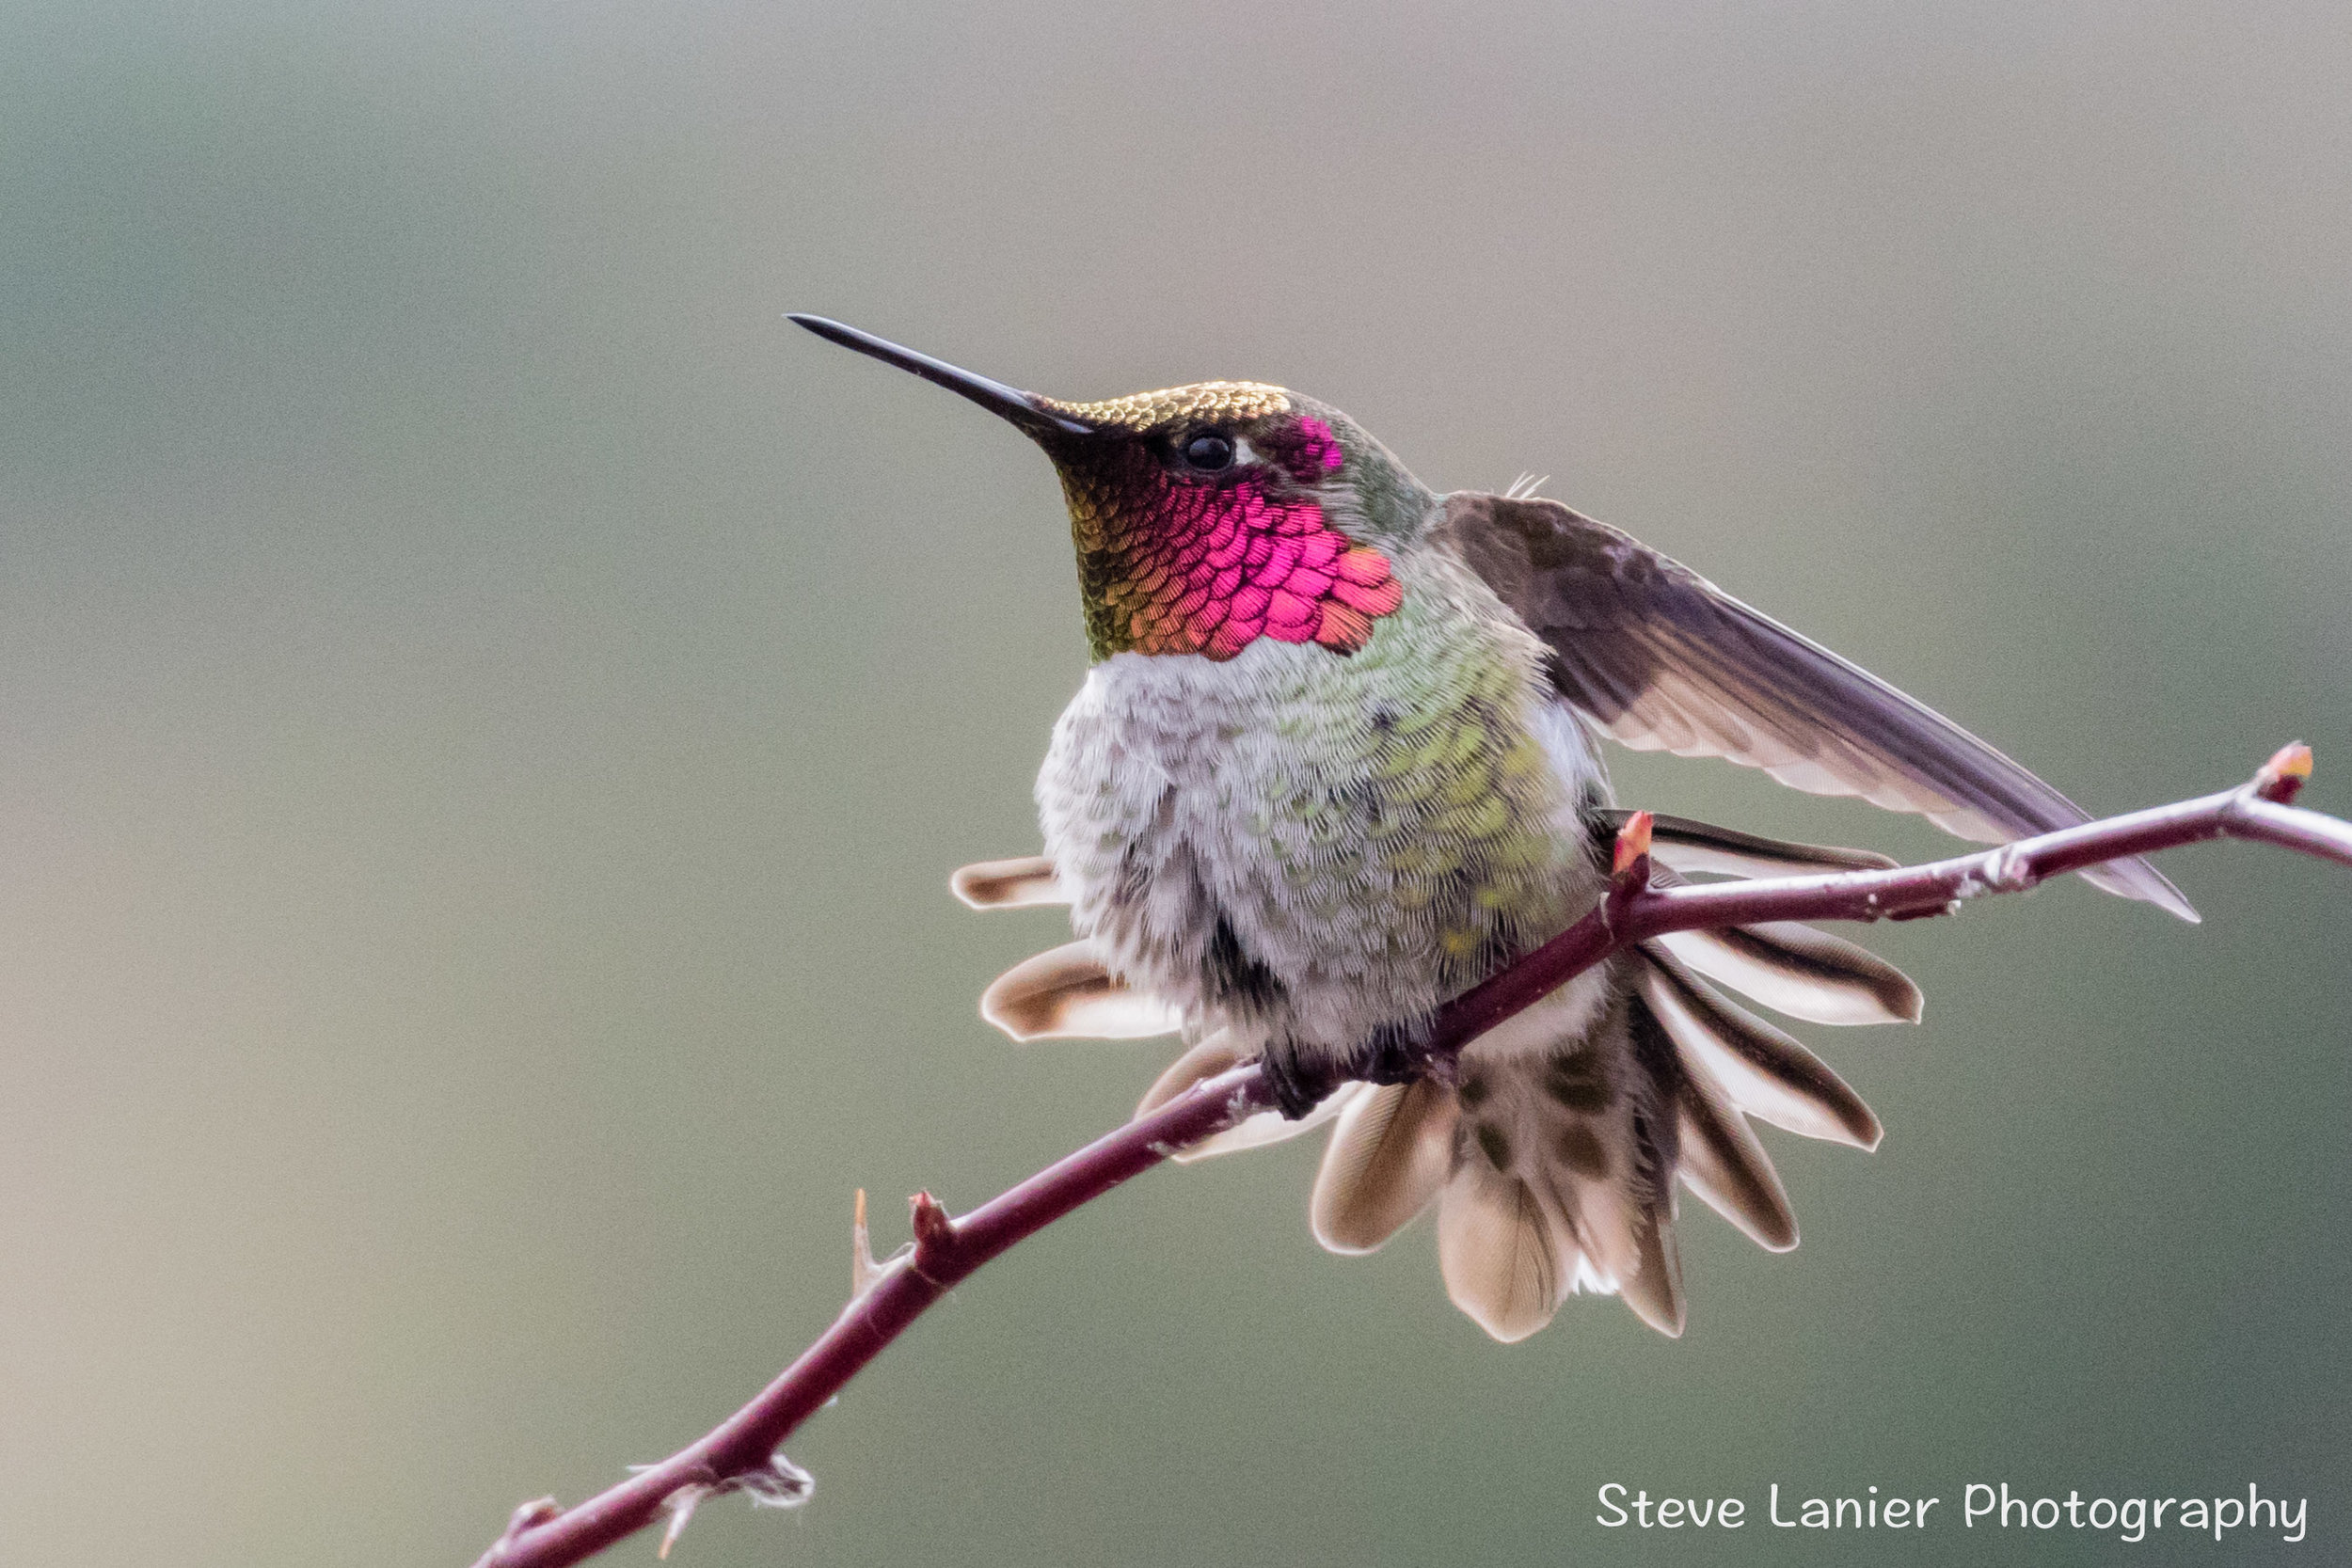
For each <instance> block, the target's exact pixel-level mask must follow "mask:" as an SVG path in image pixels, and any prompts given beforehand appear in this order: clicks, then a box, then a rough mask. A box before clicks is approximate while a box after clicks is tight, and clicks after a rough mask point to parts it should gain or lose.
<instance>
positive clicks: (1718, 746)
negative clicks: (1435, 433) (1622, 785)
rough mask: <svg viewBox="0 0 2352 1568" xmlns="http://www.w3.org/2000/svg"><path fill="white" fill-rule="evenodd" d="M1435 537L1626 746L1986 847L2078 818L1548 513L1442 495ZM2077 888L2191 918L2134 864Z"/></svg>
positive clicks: (1843, 673)
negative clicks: (1908, 817)
mask: <svg viewBox="0 0 2352 1568" xmlns="http://www.w3.org/2000/svg"><path fill="white" fill-rule="evenodd" d="M1434 537H1435V538H1436V539H1437V541H1438V543H1439V544H1441V545H1442V546H1447V547H1450V548H1452V549H1453V550H1454V551H1455V552H1456V553H1457V554H1458V555H1459V556H1460V557H1461V558H1462V560H1463V561H1465V562H1467V563H1468V564H1469V565H1470V568H1471V569H1472V570H1474V571H1475V572H1477V573H1478V575H1479V576H1480V577H1482V578H1485V579H1486V583H1487V585H1488V586H1489V587H1491V588H1492V589H1493V590H1494V591H1495V593H1496V594H1497V595H1498V596H1500V597H1501V598H1502V601H1503V603H1505V604H1507V605H1509V606H1510V607H1511V608H1512V610H1516V611H1517V612H1518V615H1519V616H1520V618H1521V619H1523V620H1524V621H1526V623H1527V624H1528V626H1530V627H1531V628H1532V629H1533V630H1534V632H1535V633H1536V635H1537V636H1539V637H1541V638H1542V639H1543V640H1544V641H1545V642H1546V643H1547V644H1549V647H1550V649H1551V655H1552V670H1551V673H1552V680H1553V683H1554V685H1555V686H1556V687H1557V689H1558V690H1559V692H1560V695H1561V696H1562V698H1563V699H1565V701H1566V702H1567V703H1569V704H1570V705H1573V706H1575V707H1576V708H1578V709H1580V710H1581V711H1582V712H1583V713H1585V714H1586V715H1588V716H1589V717H1590V718H1591V719H1592V720H1593V721H1594V722H1595V723H1596V724H1597V725H1598V726H1599V727H1600V728H1601V729H1603V730H1604V731H1606V732H1607V733H1608V734H1609V735H1610V736H1613V737H1614V738H1615V739H1617V740H1619V741H1622V742H1623V743H1624V744H1626V745H1628V746H1631V747H1633V748H1635V749H1636V750H1650V751H1668V752H1676V753H1677V754H1680V755H1684V756H1719V757H1724V758H1728V759H1729V760H1731V761H1733V762H1738V763H1743V764H1745V765H1746V766H1748V767H1751V768H1762V769H1763V770H1764V771H1765V772H1767V773H1769V774H1771V775H1772V777H1773V778H1775V779H1778V780H1779V781H1780V782H1781V783H1783V784H1789V785H1792V786H1794V787H1795V788H1798V789H1803V790H1807V791H1810V792H1812V793H1814V794H1818V795H1857V796H1860V797H1861V798H1863V799H1864V800H1868V801H1870V802H1872V803H1873V804H1875V805H1881V806H1884V807H1886V808H1887V809H1889V810H1891V811H1906V812H1916V813H1918V814H1919V815H1921V816H1925V817H1927V818H1928V820H1930V821H1931V822H1933V823H1934V824H1935V825H1936V826H1938V827H1940V828H1942V829H1944V830H1945V831H1946V832H1950V833H1953V834H1956V835H1957V836H1959V837H1961V838H1966V839H1974V840H1976V841H1978V842H1979V843H1984V844H1996V843H2000V842H2002V841H2004V840H2007V839H2011V838H2016V837H2020V836H2023V835H2025V834H2028V833H2037V832H2049V831H2050V830H2052V829H2056V828H2064V827H2070V826H2072V825H2074V823H2077V822H2081V821H2084V820H2086V817H2085V816H2084V814H2083V812H2082V811H2081V810H2080V809H2079V808H2078V807H2076V806H2075V805H2074V802H2073V801H2071V800H2068V799H2067V798H2066V797H2065V796H2063V795H2061V794H2059V793H2058V791H2057V790H2055V789H2052V788H2051V787H2050V786H2049V785H2048V784H2043V783H2042V781H2041V780H2040V779H2038V778H2036V777H2034V776H2033V775H2032V774H2031V773H2029V772H2027V771H2026V769H2025V768H2021V767H2019V766H2018V765H2017V764H2016V763H2014V762H2011V761H2010V759H2009V758H2008V757H2005V756H2003V755H2002V754H2001V753H2000V752H1996V751H1994V749H1993V748H1992V747H1990V746H1988V745H1986V744H1985V743H1984V742H1983V741H1981V740H1979V739H1978V738H1977V737H1976V736H1973V735H1970V734H1969V733H1968V732H1967V731H1966V730H1963V729H1962V728H1961V727H1960V726H1959V725H1957V724H1955V723H1953V722H1952V721H1950V720H1948V719H1947V718H1945V717H1944V716H1943V715H1942V714H1940V713H1937V712H1936V711H1935V710H1934V709H1932V708H1930V707H1928V706H1926V705H1923V704H1920V703H1918V702H1916V701H1915V700H1913V699H1912V698H1910V697H1908V696H1905V695H1904V694H1903V693H1902V692H1900V691H1898V690H1897V689H1895V688H1893V687H1892V686H1889V685H1887V684H1886V682H1884V681H1883V680H1880V679H1879V678H1878V677H1877V676H1876V675H1873V674H1871V673H1869V672H1868V671H1867V670H1864V669H1862V668H1861V667H1860V666H1859V665H1855V664H1852V663H1850V662H1849V661H1847V660H1846V659H1843V658H1840V657H1837V656H1836V654H1834V653H1832V652H1830V651H1829V650H1828V649H1827V648H1824V647H1822V646H1821V645H1820V643H1818V642H1815V641H1811V640H1809V639H1807V638H1804V637H1801V636H1799V635H1798V634H1797V633H1796V632H1793V631H1791V630H1789V629H1788V627H1787V626H1782V625H1781V624H1780V623H1779V622H1777V621H1774V620H1772V618H1771V617H1769V616H1767V615H1763V614H1761V613H1759V612H1757V611H1756V610H1751V609H1749V608H1748V607H1747V606H1746V605H1744V604H1741V603H1740V601H1739V600H1737V599H1735V598H1732V597H1731V596H1730V595H1729V594H1724V592H1722V591H1721V590H1720V589H1718V588H1716V587H1715V585H1714V584H1712V583H1710V582H1708V580H1707V579H1706V578H1702V577H1700V576H1699V575H1698V574H1697V573H1695V572H1693V571H1692V570H1690V568H1688V567H1686V566H1684V565H1682V564H1681V563H1680V562H1677V561H1674V560H1671V559H1669V558H1668V557H1666V556H1663V555H1661V554H1660V553H1659V552H1657V551H1656V550H1653V549H1651V548H1649V547H1648V546H1645V545H1644V544H1642V543H1641V542H1640V541H1639V540H1636V539H1634V538H1632V537H1630V536H1629V535H1628V534H1625V533H1622V532H1620V531H1617V530H1615V529H1613V528H1611V527H1609V526H1608V525H1607V524H1605V523H1597V522H1595V521H1594V520H1593V519H1592V518H1590V517H1586V516H1583V515H1581V514H1579V513H1575V512H1571V511H1570V510H1568V508H1566V507H1565V506H1563V505H1561V504H1560V503H1559V502H1558V501H1553V500H1541V499H1525V500H1508V499H1504V498H1502V497H1501V496H1487V495H1476V494H1469V493H1464V494H1457V495H1454V496H1449V497H1448V498H1446V502H1445V515H1444V516H1443V517H1442V518H1441V519H1440V521H1439V522H1438V526H1437V529H1436V531H1435V535H1434ZM2083 875H2084V877H2085V878H2086V879H2089V880H2090V881H2091V882H2093V883H2095V884H2097V885H2098V886H2100V887H2103V888H2105V889H2106V890H2107V891H2108V892H2110V893H2115V894H2120V895H2122V896H2124V897H2126V898H2137V899H2142V900H2145V901H2146V902H2148V903H2152V904H2154V905H2156V906H2158V907H2159V908H2162V909H2166V910H2169V911H2172V912H2173V913H2174V914H2177V915H2179V916H2181V917H2182V918H2183V919H2185V920H2194V919H2196V918H2197V915H2196V911H2194V910H2192V909H2190V907H2189V905H2188V901H2187V900H2186V899H2185V898H2183V897H2182V896H2181V894H2180V890H2179V889H2177V888H2175V887H2174V886H2173V885H2172V884H2171V883H2170V882H2169V881H2168V880H2167V879H2165V878H2164V876H2163V875H2162V874H2161V873H2160V872H2158V871H2157V870H2156V869H2155V867H2153V866H2152V865H2150V864H2149V863H2147V862H2146V861H2144V860H2131V861H2119V862H2116V863H2113V864H2110V865H2106V866H2101V867H2098V868H2095V869H2093V870H2090V871H2086V872H2085V873H2084V874H2083Z"/></svg>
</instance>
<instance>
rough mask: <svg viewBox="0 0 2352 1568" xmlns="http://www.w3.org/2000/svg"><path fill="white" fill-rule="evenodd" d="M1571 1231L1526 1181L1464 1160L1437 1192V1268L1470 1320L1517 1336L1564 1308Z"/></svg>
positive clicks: (1504, 1336)
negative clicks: (1565, 1229) (1564, 1229)
mask: <svg viewBox="0 0 2352 1568" xmlns="http://www.w3.org/2000/svg"><path fill="white" fill-rule="evenodd" d="M1568 1246H1569V1243H1568V1239H1567V1238H1566V1237H1565V1236H1564V1235H1563V1234H1562V1233H1561V1229H1560V1226H1559V1223H1558V1222H1557V1221H1556V1220H1555V1219H1554V1218H1553V1217H1552V1216H1551V1215H1550V1214H1549V1213H1547V1212H1545V1210H1544V1206H1543V1205H1542V1204H1541V1203H1540V1202H1538V1201H1537V1200H1536V1197H1535V1195H1534V1192H1533V1191H1531V1190H1530V1189H1529V1187H1528V1185H1527V1183H1526V1182H1524V1181H1521V1180H1518V1179H1517V1178H1515V1177H1509V1176H1504V1175H1502V1174H1501V1173H1499V1172H1497V1171H1494V1170H1492V1169H1489V1168H1486V1167H1485V1166H1483V1165H1480V1164H1477V1163H1475V1162H1465V1163H1464V1164H1461V1165H1460V1166H1459V1167H1458V1168H1457V1169H1456V1170H1455V1172H1454V1178H1453V1180H1449V1181H1448V1182H1447V1183H1446V1185H1445V1190H1444V1192H1443V1193H1442V1194H1441V1195H1439V1196H1438V1273H1439V1274H1440V1275H1443V1276H1444V1278H1445V1293H1446V1294H1447V1295H1448V1296H1450V1297H1451V1298H1453V1301H1454V1306H1456V1307H1460V1308H1461V1309H1462V1310H1463V1311H1465V1312H1467V1313H1469V1314H1470V1319H1471V1321H1472V1322H1474V1323H1477V1324H1478V1326H1479V1327H1481V1328H1483V1329H1485V1330H1486V1332H1487V1333H1488V1334H1491V1335H1493V1336H1494V1337H1495V1338H1497V1339H1500V1340H1502V1342H1503V1343H1504V1344H1506V1345H1508V1344H1516V1343H1517V1342H1518V1341H1519V1340H1521V1339H1524V1338H1527V1337H1528V1336H1529V1335H1531V1334H1533V1333H1534V1332H1535V1331H1536V1330H1537V1329H1539V1328H1541V1327H1543V1326H1544V1324H1546V1323H1549V1322H1551V1315H1552V1314H1553V1313H1554V1312H1557V1311H1558V1310H1559V1309H1560V1297H1561V1292H1562V1285H1563V1281H1564V1280H1565V1278H1566V1277H1567V1273H1568V1270H1567V1268H1566V1267H1565V1264H1566V1262H1567V1260H1568V1258H1569V1256H1570V1254H1569V1250H1568Z"/></svg>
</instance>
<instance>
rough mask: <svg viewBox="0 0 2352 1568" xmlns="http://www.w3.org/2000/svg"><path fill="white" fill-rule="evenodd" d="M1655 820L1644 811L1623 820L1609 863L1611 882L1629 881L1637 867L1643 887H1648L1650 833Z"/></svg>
mask: <svg viewBox="0 0 2352 1568" xmlns="http://www.w3.org/2000/svg"><path fill="white" fill-rule="evenodd" d="M1657 820H1658V819H1657V818H1656V817H1654V816H1651V815H1650V814H1649V813H1648V812H1645V811H1637V812H1635V813H1634V814H1633V815H1632V816H1629V817H1627V818H1626V819H1625V825H1624V826H1623V827H1621V828H1619V829H1618V830H1617V847H1616V852H1615V853H1614V854H1613V856H1612V857H1611V861H1610V866H1609V876H1610V879H1611V880H1613V881H1619V882H1622V881H1627V880H1629V879H1631V876H1632V873H1633V870H1634V868H1635V867H1636V866H1637V865H1638V866H1639V867H1640V868H1641V872H1642V883H1643V885H1644V886H1647V885H1648V883H1649V839H1650V831H1651V829H1653V828H1654V827H1656V826H1657Z"/></svg>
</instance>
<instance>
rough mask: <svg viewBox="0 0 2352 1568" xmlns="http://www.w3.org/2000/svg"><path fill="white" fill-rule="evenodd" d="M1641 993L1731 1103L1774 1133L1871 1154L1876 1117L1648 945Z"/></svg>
mask: <svg viewBox="0 0 2352 1568" xmlns="http://www.w3.org/2000/svg"><path fill="white" fill-rule="evenodd" d="M1641 958H1642V961H1643V974H1642V978H1641V982H1640V984H1641V991H1642V997H1643V1000H1644V1001H1645V1002H1646V1003H1648V1004H1649V1006H1650V1009H1651V1010H1652V1011H1653V1012H1654V1013H1655V1014H1656V1015H1657V1018H1658V1022H1660V1023H1661V1024H1663V1025H1664V1026H1665V1030H1666V1033H1667V1034H1668V1035H1669V1036H1671V1037H1673V1039H1674V1042H1675V1044H1676V1046H1677V1048H1678V1049H1679V1051H1680V1053H1681V1054H1682V1057H1683V1059H1684V1060H1685V1061H1686V1062H1689V1063H1690V1064H1692V1068H1693V1069H1705V1071H1706V1072H1707V1073H1708V1075H1709V1076H1710V1077H1711V1078H1712V1079H1713V1081H1714V1082H1716V1083H1717V1084H1719V1085H1722V1087H1723V1088H1724V1091H1725V1092H1726V1093H1727V1094H1728V1096H1729V1097H1730V1100H1731V1101H1732V1103H1733V1104H1735V1105H1737V1106H1738V1107H1739V1108H1740V1110H1743V1111H1745V1112H1747V1113H1748V1114H1749V1115H1751V1116H1754V1117H1759V1118H1760V1119H1762V1120H1765V1121H1769V1122H1771V1123H1772V1125H1773V1126H1775V1127H1781V1128H1786V1129H1787V1130H1788V1131H1789V1132H1799V1133H1803V1134H1804V1136H1806V1137H1808V1138H1827V1139H1829V1140H1830V1141H1832V1142H1834V1143H1844V1144H1851V1145H1853V1146H1854V1147H1855V1148H1877V1147H1878V1143H1879V1138H1880V1136H1881V1132H1882V1129H1881V1128H1880V1126H1879V1118H1878V1117H1876V1116H1874V1115H1872V1114H1871V1111H1870V1107H1869V1106H1867V1105H1866V1104H1864V1103H1863V1102H1862V1097H1861V1096H1860V1095H1858V1094H1856V1093H1854V1092H1853V1090H1852V1089H1851V1088H1849V1087H1847V1085H1846V1082H1845V1080H1844V1079H1842V1078H1839V1077H1838V1076H1837V1074H1836V1073H1835V1072H1832V1071H1831V1070H1830V1069H1828V1068H1827V1067H1826V1066H1824V1065H1823V1064H1822V1062H1821V1059H1820V1057H1818V1056H1816V1055H1814V1054H1813V1053H1811V1052H1810V1051H1807V1050H1806V1049H1805V1048H1804V1046H1802V1045H1799V1044H1798V1043H1797V1042H1796V1041H1795V1040H1793V1039H1790V1038H1789V1037H1788V1036H1787V1035H1784V1034H1782V1033H1781V1032H1780V1031H1779V1030H1777V1029H1775V1028H1773V1027H1772V1025H1771V1024H1769V1023H1767V1022H1764V1021H1763V1020H1762V1019H1760V1018H1757V1017H1756V1015H1755V1014H1753V1013H1750V1012H1748V1011H1746V1010H1745V1009H1743V1008H1740V1007H1737V1006H1733V1005H1732V1004H1731V1003H1729V1002H1727V1001H1725V1000H1724V998H1723V997H1722V996H1721V995H1719V994H1717V993H1716V992H1715V991H1714V990H1712V989H1711V988H1709V987H1708V985H1707V983H1706V982H1705V981H1703V980H1701V979H1699V978H1698V977H1697V976H1696V975H1694V974H1692V973H1691V972H1690V971H1689V970H1687V969H1685V968H1683V967H1682V965H1681V964H1680V963H1678V962H1677V961H1676V959H1675V958H1674V957H1673V955H1671V954H1669V953H1667V952H1666V951H1664V950H1663V949H1662V948H1660V947H1658V946H1656V945H1655V944H1652V943H1646V942H1645V943H1644V944H1643V946H1642V948H1641Z"/></svg>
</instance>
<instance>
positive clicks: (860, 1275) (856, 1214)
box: [850, 1187, 882, 1301]
mask: <svg viewBox="0 0 2352 1568" xmlns="http://www.w3.org/2000/svg"><path fill="white" fill-rule="evenodd" d="M880 1277H882V1265H881V1264H880V1263H877V1262H875V1261H874V1241H873V1238H872V1236H871V1235H869V1234H868V1233H867V1231H866V1189H865V1188H863V1187H860V1188H859V1189H858V1190H857V1202H856V1204H855V1206H854V1207H853V1208H851V1210H850V1300H851V1301H855V1300H857V1298H858V1297H860V1296H862V1295H864V1294H865V1293H866V1291H870V1290H872V1289H873V1288H874V1281H875V1280H877V1279H879V1278H880Z"/></svg>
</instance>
